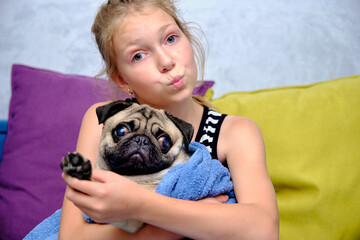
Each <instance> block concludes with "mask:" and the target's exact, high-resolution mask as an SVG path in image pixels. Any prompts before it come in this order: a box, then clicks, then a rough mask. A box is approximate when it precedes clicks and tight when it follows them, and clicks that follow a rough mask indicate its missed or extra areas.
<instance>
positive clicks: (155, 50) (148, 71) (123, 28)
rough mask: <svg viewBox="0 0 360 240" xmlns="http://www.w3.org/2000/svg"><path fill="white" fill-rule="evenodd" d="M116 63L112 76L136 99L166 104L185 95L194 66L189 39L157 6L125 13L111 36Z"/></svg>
mask: <svg viewBox="0 0 360 240" xmlns="http://www.w3.org/2000/svg"><path fill="white" fill-rule="evenodd" d="M113 47H114V51H115V56H116V66H117V70H118V73H119V75H118V76H113V80H115V81H116V82H117V83H118V85H119V87H120V88H121V89H122V90H124V91H125V92H127V91H128V88H130V89H132V90H134V91H135V93H136V98H137V100H138V101H139V102H140V103H146V104H149V105H151V106H153V107H156V108H166V107H167V106H170V105H171V104H175V103H180V102H181V101H182V100H184V99H186V98H189V97H190V96H191V94H192V91H193V89H194V87H195V85H196V80H197V67H196V62H195V59H194V52H193V49H192V46H191V43H190V41H189V40H188V38H187V37H186V36H185V35H184V33H183V32H182V31H181V30H180V28H179V27H178V25H177V24H176V22H175V21H174V19H173V18H172V17H171V16H170V15H168V14H167V13H166V12H164V11H163V10H161V9H159V8H149V9H146V11H144V12H142V13H132V14H129V15H128V16H127V18H126V20H125V21H124V22H123V23H122V24H120V26H118V28H117V29H116V32H115V34H114V37H113Z"/></svg>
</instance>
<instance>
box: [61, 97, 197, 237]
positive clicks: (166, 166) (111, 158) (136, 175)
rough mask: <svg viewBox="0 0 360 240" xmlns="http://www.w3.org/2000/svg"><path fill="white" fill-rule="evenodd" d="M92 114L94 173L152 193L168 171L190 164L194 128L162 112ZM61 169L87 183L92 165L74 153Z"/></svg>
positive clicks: (124, 106)
mask: <svg viewBox="0 0 360 240" xmlns="http://www.w3.org/2000/svg"><path fill="white" fill-rule="evenodd" d="M96 114H97V116H98V120H99V124H103V129H102V135H101V140H100V147H99V153H98V158H97V161H96V166H95V167H96V168H99V169H103V170H109V171H113V172H115V173H118V174H120V175H123V176H125V177H127V178H129V179H131V180H133V181H135V182H136V183H138V184H139V185H141V186H142V187H144V188H147V189H149V190H152V191H155V190H156V187H157V185H158V183H159V182H160V180H161V179H162V178H163V176H164V175H165V174H166V173H167V172H168V171H169V170H170V169H171V168H172V167H174V166H176V165H178V164H180V163H184V162H186V161H187V160H188V159H189V155H188V153H187V150H188V147H189V143H190V141H191V139H192V136H193V133H194V128H193V126H192V125H191V124H189V123H187V122H185V121H183V120H181V119H178V118H176V117H174V116H172V115H171V114H169V113H168V112H166V111H164V110H158V109H155V108H152V107H150V106H148V105H139V104H138V103H136V102H133V101H116V102H112V103H109V104H107V105H104V106H101V107H98V108H97V109H96ZM184 147H185V148H184ZM60 166H61V168H62V169H63V171H64V172H65V173H67V174H69V175H71V176H73V177H76V178H79V179H87V180H91V163H90V161H89V160H87V159H85V158H84V157H83V156H82V155H81V154H79V153H69V154H67V155H66V156H65V157H63V159H62V161H61V164H60ZM111 224H113V225H115V226H117V227H119V228H122V229H124V230H126V231H128V232H136V231H137V230H138V229H140V228H141V227H142V226H143V224H144V223H143V222H141V221H137V220H127V221H123V222H118V223H111Z"/></svg>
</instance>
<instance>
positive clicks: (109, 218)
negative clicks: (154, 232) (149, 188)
mask: <svg viewBox="0 0 360 240" xmlns="http://www.w3.org/2000/svg"><path fill="white" fill-rule="evenodd" d="M63 178H64V180H65V182H66V183H67V184H68V186H69V190H68V191H67V194H66V197H67V199H68V200H70V201H71V202H73V203H74V204H75V205H76V206H77V207H78V208H79V209H80V210H81V211H83V212H84V213H85V214H86V215H87V216H88V217H90V218H91V219H92V220H94V221H95V222H98V223H105V222H119V221H123V220H127V219H130V218H133V216H135V215H136V214H135V213H136V210H137V209H139V207H138V206H139V204H140V198H141V195H142V194H141V192H142V191H144V190H145V189H144V188H142V187H141V186H139V185H138V184H136V183H135V182H133V181H131V180H129V179H127V178H125V177H122V176H120V175H118V174H116V173H113V172H111V171H104V170H99V169H93V180H94V181H87V180H79V179H77V178H72V177H70V176H69V175H67V174H63Z"/></svg>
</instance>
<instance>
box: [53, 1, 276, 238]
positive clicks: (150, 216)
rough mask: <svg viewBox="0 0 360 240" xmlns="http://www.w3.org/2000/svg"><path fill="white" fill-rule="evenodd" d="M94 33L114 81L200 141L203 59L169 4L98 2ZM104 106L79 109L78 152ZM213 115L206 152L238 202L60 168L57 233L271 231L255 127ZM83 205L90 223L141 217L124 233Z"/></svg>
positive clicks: (92, 152) (91, 151)
mask: <svg viewBox="0 0 360 240" xmlns="http://www.w3.org/2000/svg"><path fill="white" fill-rule="evenodd" d="M92 31H93V33H94V35H95V38H96V42H97V44H98V47H99V50H100V53H101V54H102V57H103V59H104V61H105V64H106V69H105V70H104V72H105V73H106V74H107V75H108V76H109V77H110V78H111V80H112V81H113V82H114V83H116V85H117V86H119V87H120V89H121V90H123V91H125V92H128V93H129V95H132V94H134V95H135V97H136V99H137V101H138V102H139V103H140V104H148V105H150V106H152V107H155V108H161V109H165V110H167V111H169V112H170V113H171V114H173V115H174V116H176V117H178V118H181V119H184V120H185V121H187V122H189V123H191V124H192V125H193V126H194V128H195V133H197V134H194V138H193V139H192V140H196V141H200V140H201V135H202V134H203V133H202V132H201V131H202V128H201V129H200V128H199V126H200V125H202V124H204V122H205V120H206V113H207V112H208V111H209V109H208V108H207V107H204V106H203V105H204V104H202V103H201V101H199V100H198V99H195V98H193V97H192V96H191V94H192V91H193V89H194V87H195V85H196V82H197V78H198V69H197V64H198V65H199V66H200V67H203V64H202V62H201V59H202V57H201V50H200V51H197V52H195V51H194V49H195V47H198V49H199V45H198V44H197V43H198V41H196V39H195V38H194V37H193V36H192V35H191V34H190V32H189V29H188V26H187V25H186V24H185V23H183V22H181V21H180V20H179V18H178V17H177V15H176V8H175V6H174V2H173V1H171V0H123V1H121V0H110V1H108V2H106V3H104V4H103V5H102V6H101V8H100V10H99V12H98V14H97V16H96V18H95V22H94V24H93V28H92ZM193 46H195V47H194V48H193ZM199 52H200V54H199ZM195 59H196V60H197V61H196V60H195ZM200 71H201V70H200ZM103 104H105V103H99V104H95V105H94V106H92V107H90V108H89V110H88V111H87V112H86V114H85V116H84V118H83V122H82V126H81V129H80V134H79V139H78V143H77V148H76V150H77V151H78V152H80V153H82V154H83V155H84V156H85V157H87V158H89V159H90V160H91V161H95V159H96V157H97V152H98V146H99V141H100V134H101V128H102V126H98V124H97V117H96V113H95V108H96V107H98V106H100V105H103ZM203 114H204V118H203ZM220 119H221V120H223V121H219V124H218V125H217V126H216V129H217V130H218V132H217V134H218V141H217V142H215V143H212V144H210V145H209V147H210V148H211V149H212V151H211V153H212V155H213V157H215V158H217V159H218V160H219V161H220V162H222V163H223V164H227V166H228V168H229V170H230V173H231V176H232V181H233V183H234V190H235V193H236V197H237V200H238V203H237V204H223V203H224V202H226V201H227V197H225V196H218V197H215V198H209V199H203V200H200V201H185V200H179V199H174V198H169V197H166V196H162V195H160V194H157V193H154V192H151V191H148V190H146V189H143V188H141V187H140V186H138V185H137V184H136V183H134V182H132V181H130V180H128V179H127V178H125V177H122V176H120V175H117V174H115V173H112V172H108V171H101V170H97V169H94V172H93V178H94V180H96V182H90V181H81V180H78V179H75V178H71V177H70V176H68V175H63V178H64V180H65V182H66V183H67V189H66V193H65V198H64V203H63V211H62V216H61V223H60V231H59V237H60V238H61V239H74V238H76V239H181V238H183V237H184V236H186V237H190V238H194V239H277V238H278V230H279V229H278V228H279V222H278V210H277V203H276V197H275V192H274V189H273V186H272V184H271V180H270V178H269V175H268V173H267V170H266V162H265V150H264V144H263V140H262V135H261V132H260V130H259V128H258V127H257V125H256V124H255V123H254V122H252V121H251V120H249V119H246V118H243V117H237V116H226V117H225V115H222V116H221V117H220ZM220 127H221V129H220ZM82 212H84V213H85V214H87V215H88V216H89V217H91V218H92V219H93V220H95V221H96V222H115V221H122V220H126V219H138V220H141V221H143V222H146V223H147V225H146V226H145V227H144V228H142V229H140V230H139V231H138V232H137V233H135V234H130V233H127V232H125V231H123V230H121V229H118V228H116V227H114V226H112V225H101V224H88V223H86V222H85V221H84V219H83V216H82Z"/></svg>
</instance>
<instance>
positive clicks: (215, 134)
mask: <svg viewBox="0 0 360 240" xmlns="http://www.w3.org/2000/svg"><path fill="white" fill-rule="evenodd" d="M226 116H227V115H226V114H221V113H218V112H216V111H214V110H212V109H209V108H208V107H206V106H204V111H203V115H202V118H201V122H200V126H199V130H198V132H197V134H196V137H195V142H199V143H202V144H203V145H204V146H205V147H206V148H207V149H208V150H209V152H210V154H211V157H212V158H213V159H218V155H217V143H218V139H219V133H220V128H221V125H222V123H223V121H224V119H225V117H226Z"/></svg>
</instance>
